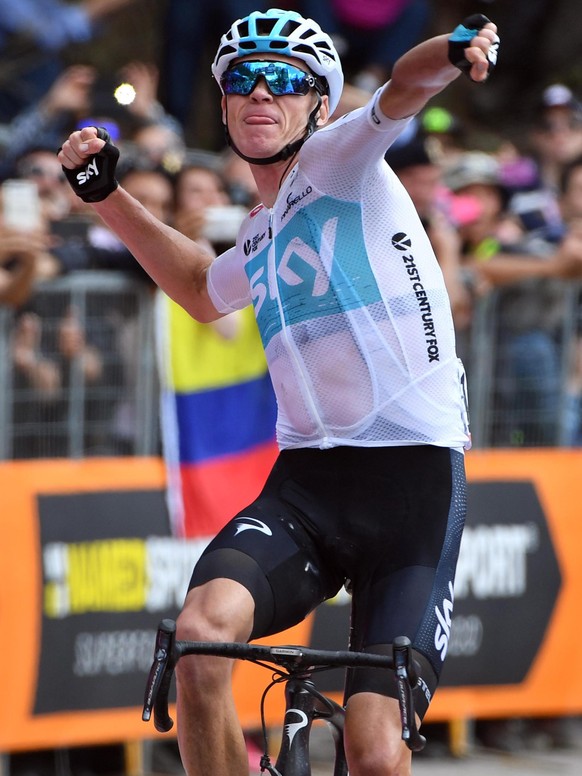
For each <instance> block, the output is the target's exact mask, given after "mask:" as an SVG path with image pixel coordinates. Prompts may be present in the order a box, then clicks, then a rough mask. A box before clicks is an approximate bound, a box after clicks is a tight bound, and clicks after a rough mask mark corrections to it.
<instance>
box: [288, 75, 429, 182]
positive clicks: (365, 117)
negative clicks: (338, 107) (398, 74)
mask: <svg viewBox="0 0 582 776" xmlns="http://www.w3.org/2000/svg"><path fill="white" fill-rule="evenodd" d="M380 92H381V89H378V91H377V92H376V94H375V95H374V96H373V97H372V98H371V99H370V101H369V102H368V103H367V104H366V105H364V106H363V107H362V108H357V109H356V110H353V111H351V112H350V113H347V114H346V115H345V116H342V117H341V118H339V119H337V121H334V122H333V123H332V124H329V125H327V126H325V127H323V128H322V129H320V130H318V131H317V132H315V133H314V134H313V135H312V136H311V137H310V138H309V140H308V142H307V143H305V146H304V147H303V149H302V151H301V158H302V159H305V160H306V161H307V162H308V163H309V164H310V166H312V167H314V168H315V169H319V170H320V171H321V172H322V174H324V175H325V167H326V166H329V168H333V167H335V166H337V165H338V160H341V168H342V170H343V172H344V173H346V172H349V174H352V175H355V176H356V177H361V176H362V174H363V172H364V171H365V170H367V169H369V168H370V167H371V166H375V165H377V164H378V162H379V161H380V160H383V158H384V154H385V153H386V151H387V150H388V148H390V146H391V145H392V143H393V142H394V141H395V140H396V139H397V138H398V137H399V136H400V135H401V134H402V132H403V131H404V130H405V128H406V127H407V126H408V125H409V123H410V122H411V121H412V120H413V118H414V116H409V117H407V118H404V119H390V118H388V117H387V116H384V114H383V113H382V111H381V110H380V104H379V101H380Z"/></svg>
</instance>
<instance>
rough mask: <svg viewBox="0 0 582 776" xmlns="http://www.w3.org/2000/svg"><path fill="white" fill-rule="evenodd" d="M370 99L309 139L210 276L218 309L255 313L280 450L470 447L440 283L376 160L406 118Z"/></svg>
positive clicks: (415, 220) (392, 178) (408, 205)
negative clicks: (268, 203)
mask: <svg viewBox="0 0 582 776" xmlns="http://www.w3.org/2000/svg"><path fill="white" fill-rule="evenodd" d="M377 99H378V95H376V96H375V97H374V98H373V99H372V100H371V101H370V103H369V104H368V105H367V106H366V107H364V108H361V109H359V110H356V111H353V112H352V113H349V114H348V115H347V116H344V117H343V118H342V119H340V120H338V121H336V122H334V123H333V124H331V125H329V126H327V127H325V128H323V129H320V130H318V131H317V132H316V133H315V134H314V135H312V136H311V138H309V140H307V142H306V143H305V144H304V146H303V147H302V149H301V151H300V153H299V157H298V162H297V163H296V165H295V167H294V168H293V170H292V171H291V173H290V174H289V175H288V177H287V179H286V180H285V182H284V183H283V185H282V187H281V190H280V192H279V195H278V197H277V201H276V202H275V204H274V206H273V207H272V208H270V209H269V208H266V207H263V206H259V207H257V208H255V210H254V211H253V212H252V213H250V215H249V216H248V218H247V219H246V221H245V222H244V223H243V225H242V227H241V230H240V232H239V235H238V239H237V244H236V246H235V247H234V248H232V249H230V250H229V251H227V252H226V253H224V254H222V255H221V256H220V257H218V258H217V259H216V261H215V262H214V263H213V265H212V266H211V268H210V271H209V274H208V288H209V293H210V297H211V299H212V302H213V304H214V305H215V306H216V308H217V310H219V311H220V312H222V313H228V312H231V311H233V310H236V309H240V308H242V307H245V306H246V305H248V304H251V303H252V304H253V305H254V309H255V314H256V318H257V323H258V326H259V330H260V333H261V337H262V341H263V346H264V348H265V353H266V357H267V362H268V365H269V372H270V375H271V379H272V381H273V386H274V389H275V394H276V397H277V403H278V419H277V440H278V444H279V447H280V448H281V449H283V448H294V447H321V448H326V447H332V446H335V445H361V446H380V445H413V444H432V445H438V446H443V447H454V448H457V449H462V448H463V447H464V448H468V447H469V434H468V427H467V416H466V402H465V386H464V373H463V368H462V365H461V363H460V361H459V359H458V358H457V356H456V352H455V337H454V330H453V321H452V315H451V310H450V304H449V299H448V295H447V292H446V289H445V284H444V281H443V276H442V273H441V270H440V267H439V265H438V263H437V260H436V258H435V255H434V252H433V250H432V248H431V245H430V242H429V240H428V238H427V236H426V233H425V230H424V228H423V227H422V224H421V222H420V219H419V217H418V214H417V213H416V210H415V208H414V205H413V204H412V201H411V200H410V197H409V196H408V193H407V192H406V190H405V189H404V187H403V186H402V184H401V183H400V181H399V180H398V178H397V177H396V175H395V174H394V172H393V171H392V170H391V169H390V168H389V167H388V165H387V164H386V162H385V161H384V153H385V152H386V150H387V148H388V147H389V146H390V145H391V144H392V142H393V141H394V140H395V139H396V137H397V136H398V135H399V134H400V133H401V132H402V130H403V129H404V127H405V126H406V124H407V123H408V120H407V119H405V120H401V121H394V120H391V119H388V118H386V117H384V116H383V115H381V113H380V111H379V108H378V105H377Z"/></svg>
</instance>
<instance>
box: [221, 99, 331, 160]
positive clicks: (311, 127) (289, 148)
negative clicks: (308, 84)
mask: <svg viewBox="0 0 582 776" xmlns="http://www.w3.org/2000/svg"><path fill="white" fill-rule="evenodd" d="M320 108H321V95H320V94H319V92H317V105H316V106H315V108H314V109H313V110H312V111H311V113H310V114H309V118H308V119H307V127H306V128H305V134H304V135H303V137H300V138H299V139H298V140H294V141H293V142H292V143H288V144H287V145H286V146H283V148H282V149H281V150H280V151H278V152H277V153H276V154H273V155H272V156H262V157H258V158H255V157H253V156H246V155H245V154H243V152H242V151H241V150H240V149H239V148H237V147H236V144H235V143H234V141H233V139H232V138H231V136H230V132H229V131H228V108H227V109H226V124H225V125H224V134H225V136H226V142H227V143H228V145H229V146H230V147H231V148H232V150H233V151H234V152H235V154H237V156H240V158H241V159H244V160H245V162H248V163H249V164H275V163H276V162H285V161H286V160H287V159H291V158H292V157H293V156H295V154H296V153H297V151H299V149H300V148H301V146H302V145H303V143H305V141H306V140H307V139H308V138H309V137H311V135H313V133H314V132H315V129H316V127H317V114H318V113H319V109H320Z"/></svg>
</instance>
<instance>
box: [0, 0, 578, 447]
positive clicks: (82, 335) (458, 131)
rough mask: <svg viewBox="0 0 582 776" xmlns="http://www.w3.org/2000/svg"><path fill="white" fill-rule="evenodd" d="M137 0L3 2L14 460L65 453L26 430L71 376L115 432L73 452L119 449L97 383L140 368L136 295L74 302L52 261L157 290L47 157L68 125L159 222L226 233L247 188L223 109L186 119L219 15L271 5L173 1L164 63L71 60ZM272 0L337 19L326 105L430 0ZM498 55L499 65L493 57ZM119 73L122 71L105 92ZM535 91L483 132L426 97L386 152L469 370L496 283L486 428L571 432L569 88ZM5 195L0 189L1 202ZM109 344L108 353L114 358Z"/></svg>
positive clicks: (495, 439)
mask: <svg viewBox="0 0 582 776" xmlns="http://www.w3.org/2000/svg"><path fill="white" fill-rule="evenodd" d="M132 2H133V0H83V1H82V2H78V3H67V2H64V0H18V2H16V3H15V2H14V0H11V1H10V2H5V0H0V142H1V152H0V180H1V181H3V182H4V181H12V180H17V181H22V182H24V181H27V182H29V183H33V184H34V192H35V194H34V199H33V200H30V205H29V207H30V208H31V210H34V214H35V219H36V222H31V223H29V224H27V225H26V227H25V228H23V227H22V225H21V224H18V223H17V224H14V223H11V222H10V218H8V217H7V216H0V307H1V308H3V309H5V310H8V311H10V313H11V323H10V327H11V328H10V356H11V359H12V362H11V369H10V370H9V374H10V375H11V380H12V385H11V393H12V396H13V402H14V409H13V412H12V423H13V426H14V428H16V427H17V425H18V424H21V425H22V428H23V429H25V430H24V431H22V432H21V433H19V434H17V435H16V436H15V440H16V441H15V443H14V445H13V447H12V450H11V455H12V456H13V457H38V456H45V455H47V456H55V455H62V454H66V452H67V448H66V445H65V444H64V442H63V439H62V438H60V437H59V436H58V435H55V436H54V437H52V438H51V439H52V441H51V442H50V444H48V443H46V440H45V443H43V444H42V445H40V444H39V441H38V434H37V430H38V428H39V427H40V425H41V424H50V423H53V424H55V425H58V423H59V422H61V421H62V418H63V416H64V415H65V414H66V412H67V403H68V400H69V398H70V396H69V394H70V388H71V384H72V381H73V379H74V380H77V381H79V380H80V381H81V382H82V384H83V385H84V386H85V389H86V395H87V396H93V397H95V398H94V400H93V401H87V403H86V407H85V410H84V411H85V414H86V419H87V420H88V421H91V422H92V421H95V420H97V421H99V422H98V423H97V424H96V425H95V426H94V427H95V428H97V429H102V428H104V427H105V426H107V428H110V429H113V430H112V432H111V435H110V436H109V438H105V437H104V435H103V433H102V432H99V433H95V434H94V435H93V437H92V438H91V439H88V440H87V441H86V447H85V452H86V453H90V454H101V453H103V452H106V453H111V452H114V453H119V452H125V453H131V452H132V444H131V439H132V433H134V432H133V431H132V423H131V408H130V407H128V406H127V402H124V400H123V398H121V399H120V396H121V397H123V396H124V395H125V394H124V392H123V391H121V392H118V393H115V399H114V400H111V401H110V400H109V399H108V398H107V397H108V396H109V395H110V394H109V393H108V392H107V389H108V387H110V386H111V384H112V383H116V382H118V383H119V384H120V385H123V386H127V384H128V383H131V382H132V381H135V379H136V374H137V367H136V364H135V361H136V358H137V357H138V356H139V350H138V349H136V347H135V323H136V316H135V309H134V308H133V307H132V305H131V304H128V303H127V300H124V299H122V300H121V301H120V299H119V298H111V299H109V300H108V301H107V303H103V300H102V299H101V298H99V299H98V300H97V301H95V302H94V303H93V304H89V305H88V308H87V309H84V310H83V311H80V310H78V309H76V308H75V306H74V304H72V303H71V300H70V299H69V298H60V297H56V296H55V295H48V296H47V295H43V293H42V290H43V289H44V288H46V287H47V284H48V285H50V283H51V282H52V281H53V280H54V279H55V278H59V277H69V276H71V275H72V274H74V273H78V272H93V271H97V270H99V271H105V270H107V271H109V272H112V271H113V272H122V273H123V274H124V276H126V277H130V278H131V279H132V282H133V283H135V284H136V287H137V286H139V288H140V289H142V290H143V289H145V293H146V294H147V293H151V294H153V285H152V284H151V283H150V281H149V280H148V278H147V276H145V274H144V273H143V271H142V270H141V269H140V267H139V265H138V264H137V263H136V262H135V260H134V259H133V257H132V256H131V255H130V254H129V253H128V251H127V250H126V249H125V248H124V246H123V245H121V244H120V243H119V241H118V240H117V238H116V237H115V236H114V235H113V234H112V233H111V232H109V230H108V229H106V227H105V226H104V225H103V224H102V223H100V222H99V221H98V220H97V219H96V217H95V216H94V214H93V211H92V210H91V209H90V208H88V207H87V206H85V205H84V204H83V203H82V202H81V201H80V200H78V199H77V198H76V197H74V196H73V195H72V193H71V191H70V189H69V187H68V186H67V185H66V181H65V178H64V175H63V173H62V170H61V168H60V166H59V164H58V162H57V160H56V157H55V151H56V149H57V147H58V146H59V144H60V143H61V142H62V140H63V138H64V137H65V136H66V134H67V133H68V132H69V131H70V130H71V129H73V128H76V127H81V126H84V125H88V124H98V125H100V126H105V127H106V128H107V129H108V131H109V132H110V134H111V136H112V138H113V140H114V141H115V142H116V144H118V145H119V146H120V147H121V149H122V156H121V160H122V161H121V165H120V169H119V176H120V180H121V181H122V183H123V185H124V186H125V187H126V188H127V189H128V190H130V191H131V192H132V193H133V194H134V196H136V197H137V198H138V199H139V200H141V201H142V203H143V204H144V206H146V207H147V208H149V209H151V210H152V212H155V214H156V215H158V216H159V217H160V218H162V220H164V221H166V222H168V223H171V224H173V225H174V226H175V227H176V228H178V229H179V230H180V231H181V232H183V233H184V234H187V235H189V236H191V237H192V238H193V239H197V240H203V241H206V243H207V245H208V246H209V247H210V248H211V249H212V250H214V251H216V252H219V251H220V250H222V249H224V248H225V247H228V245H230V244H232V241H233V239H234V234H235V233H236V226H237V224H238V223H239V222H240V219H241V217H242V215H243V214H244V213H245V212H246V211H248V210H250V209H251V208H252V207H254V206H255V205H256V204H257V202H258V199H257V191H256V188H255V186H254V181H253V179H252V176H250V174H249V169H248V165H246V163H244V162H242V160H241V159H240V158H239V157H237V156H235V155H234V154H233V153H232V152H231V151H230V150H229V149H228V148H226V146H225V145H224V138H223V135H222V132H221V128H220V116H219V113H218V112H216V113H212V112H211V113H210V115H211V118H210V119H208V120H207V121H206V127H205V130H204V132H200V120H199V119H198V117H197V116H193V106H194V105H200V104H201V102H202V103H204V91H205V89H206V85H207V84H209V83H210V79H209V78H207V77H206V76H207V70H208V67H207V63H208V62H209V61H210V58H211V56H212V52H211V51H209V49H208V45H210V42H212V45H213V44H214V42H215V41H216V40H217V36H218V35H219V34H220V33H222V32H223V31H224V30H225V29H226V28H227V27H228V25H229V24H230V22H231V21H232V19H233V18H236V17H237V16H242V15H244V14H246V13H248V12H249V11H251V10H255V9H262V8H266V7H268V5H269V4H268V3H265V2H262V1H260V2H255V1H254V0H215V2H213V3H205V2H191V0H167V2H166V3H165V6H164V11H163V14H162V22H163V23H162V24H161V25H160V46H159V49H160V55H159V59H158V61H156V62H152V61H147V62H146V61H135V60H133V59H131V60H129V61H128V62H126V63H125V64H124V65H123V67H122V68H120V69H119V71H118V72H116V73H114V74H111V73H106V74H105V73H102V72H100V71H99V70H98V69H97V68H96V67H95V66H94V65H93V64H91V63H90V61H79V62H75V63H70V62H67V61H66V56H64V55H65V54H66V51H67V46H68V45H69V44H70V43H71V42H73V41H74V42H77V43H78V42H79V41H91V40H93V39H95V38H96V37H97V36H101V38H100V39H101V40H102V41H104V42H105V43H104V45H106V42H107V34H108V33H107V26H106V22H107V19H108V18H111V15H112V14H113V13H114V12H115V11H117V10H120V9H121V8H124V7H131V5H132ZM279 5H281V6H283V7H294V8H296V9H297V10H299V11H301V12H304V13H306V14H308V15H310V16H312V17H314V18H316V19H318V20H319V21H320V22H321V24H322V26H324V28H326V29H327V30H328V31H329V32H330V33H331V34H332V35H333V37H334V39H335V42H336V44H337V46H338V48H339V49H340V50H341V52H342V54H343V57H344V61H345V63H346V74H347V77H348V82H347V85H346V89H345V92H344V97H343V99H342V103H341V105H340V108H339V110H338V113H341V112H345V111H347V110H351V109H354V108H357V107H358V106H359V105H362V104H363V103H364V102H365V101H366V100H367V99H369V97H370V95H371V93H372V92H373V91H374V90H375V89H376V88H377V87H378V85H380V84H381V83H382V82H383V81H384V80H386V79H387V78H388V77H389V75H390V68H391V66H392V64H393V62H394V61H395V60H396V59H397V57H398V56H399V55H400V54H401V53H402V52H403V51H404V50H406V49H408V48H410V47H411V46H412V45H414V43H415V42H417V41H418V40H420V39H422V38H423V37H424V36H425V35H426V34H427V33H428V32H429V31H430V28H431V24H432V22H433V17H434V14H435V8H436V4H435V3H434V2H430V0H393V1H392V2H387V1H386V2H377V1H376V2H374V1H373V0H359V2H357V3H354V2H351V1H349V0H297V2H281V3H279ZM134 12H135V13H136V14H137V13H139V10H138V9H137V8H135V10H134ZM491 13H492V14H493V11H492V12H491ZM48 20H50V21H51V25H49V26H47V21H48ZM33 22H34V23H33ZM40 22H42V23H40ZM53 22H54V24H53ZM499 71H500V76H499V77H501V78H502V77H503V76H502V73H503V58H502V59H501V61H500V66H499ZM202 73H203V74H204V77H203V75H202ZM495 77H498V76H497V74H496V75H495ZM564 80H567V79H565V78H564ZM121 84H125V85H126V87H125V89H119V90H118V89H117V87H118V86H120V85H121ZM128 84H129V85H130V88H129V89H128V88H127V85H128ZM209 88H212V85H211V86H210V87H209ZM216 97H217V95H216V94H214V95H212V97H211V105H213V106H215V105H216V104H217V103H218V100H216V99H215V98H216ZM536 99H537V103H536V106H535V111H534V113H533V116H532V118H531V119H530V120H529V121H524V123H523V126H522V128H521V132H520V134H519V137H518V139H517V140H516V138H515V133H514V132H513V133H512V135H511V139H510V137H509V135H506V134H505V133H504V127H503V126H499V127H497V129H496V132H495V133H492V132H487V133H480V132H479V131H476V130H475V126H473V125H471V122H470V121H467V120H466V119H465V117H464V116H463V115H462V111H458V112H456V111H455V110H454V109H453V110H451V109H450V108H449V107H445V106H442V105H431V106H430V107H429V108H428V109H427V110H426V111H425V112H424V113H423V114H422V115H420V116H419V117H417V118H416V119H415V120H414V121H413V122H412V124H411V126H410V129H409V130H408V131H407V133H406V134H405V136H403V137H402V138H401V139H400V140H399V141H398V143H397V144H396V145H395V146H393V147H392V148H391V149H390V150H389V152H388V153H387V155H386V159H387V161H388V163H389V164H390V165H391V166H392V167H393V169H394V170H395V171H396V172H397V174H398V175H399V177H400V178H401V180H402V182H403V183H404V185H405V187H406V188H407V189H408V191H409V194H410V196H411V197H412V199H413V201H414V203H415V205H416V207H417V209H418V211H419V213H420V214H421V216H422V218H423V221H424V223H425V225H426V228H427V230H428V234H429V237H430V239H431V242H432V244H433V246H434V249H435V252H436V255H437V258H438V260H439V262H440V264H441V267H442V270H443V274H444V277H445V280H446V283H447V287H448V290H449V294H450V298H451V303H452V307H453V315H454V322H455V327H456V330H457V338H458V342H459V350H460V355H461V356H462V357H463V359H464V361H465V362H466V365H467V367H468V371H469V381H470V380H471V370H472V369H473V368H475V363H474V359H475V356H477V358H479V356H483V357H484V355H485V354H483V353H479V351H478V349H477V350H476V348H475V345H476V343H475V329H476V324H475V315H476V310H477V309H479V307H480V305H482V304H483V302H484V300H487V299H488V298H489V299H493V300H494V319H493V320H494V322H495V325H494V331H493V335H492V336H491V337H490V338H489V339H488V340H487V345H488V346H492V347H494V350H495V360H494V366H493V367H492V374H493V388H492V392H491V405H492V415H491V418H492V420H491V423H490V428H489V437H488V440H487V441H488V443H489V444H491V445H496V446H539V445H555V444H564V445H572V446H574V445H578V446H579V445H580V444H582V421H581V417H582V326H581V323H582V316H581V315H580V312H579V311H580V304H579V302H580V300H579V299H577V300H576V304H575V305H574V306H573V305H572V294H573V293H578V289H579V288H580V285H579V284H580V280H582V105H581V104H580V102H579V98H578V96H577V95H576V94H575V93H574V90H573V89H572V88H570V86H568V85H566V83H561V82H555V83H553V82H549V83H548V82H543V81H541V80H540V81H539V82H538V83H537V97H536ZM203 113H204V111H203ZM336 115H337V114H336ZM213 122H215V125H213ZM209 126H210V127H211V130H210V135H209V134H208V132H209V129H208V127H209ZM197 132H198V133H199V134H197ZM205 133H206V134H205ZM203 137H204V138H205V142H198V139H200V140H201V139H202V138H203ZM8 197H9V194H8V193H6V191H5V190H4V192H3V199H4V200H6V201H4V206H5V207H4V211H3V212H4V213H6V214H7V213H8V210H9V208H8V202H7V200H8ZM35 202H36V204H35ZM566 311H568V315H569V316H570V319H569V328H568V331H567V333H568V337H567V338H566V337H565V331H566V329H565V327H564V316H565V315H566ZM573 312H574V317H573V318H572V313H573ZM236 327H237V320H236V316H232V317H229V318H227V319H226V320H225V321H223V322H221V323H220V324H218V325H217V331H218V332H219V334H220V335H221V336H224V337H232V336H234V334H235V333H236ZM478 344H479V343H478V342H477V345H478ZM113 352H115V353H117V354H118V355H120V357H121V359H122V361H121V363H122V369H121V374H120V373H118V372H119V370H118V366H117V365H114V359H113V358H112V353H113ZM487 357H488V358H489V354H487ZM115 364H117V362H115ZM565 364H566V367H567V369H566V371H565ZM92 391H93V393H91V392H92ZM108 402H109V404H108Z"/></svg>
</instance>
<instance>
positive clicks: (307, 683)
mask: <svg viewBox="0 0 582 776" xmlns="http://www.w3.org/2000/svg"><path fill="white" fill-rule="evenodd" d="M193 654H205V655H215V656H218V657H230V658H235V659H238V660H250V661H252V662H254V663H257V664H258V665H261V666H263V667H265V668H270V669H274V673H275V675H276V676H278V677H279V678H278V679H274V680H273V681H272V682H271V684H270V685H269V686H268V687H267V689H266V690H265V693H264V694H263V700H264V697H265V695H266V693H267V692H268V690H269V689H270V687H272V686H273V684H276V683H277V682H279V681H282V682H285V716H284V723H283V732H282V738H281V745H280V749H279V754H278V757H277V761H276V763H275V765H274V766H273V765H272V764H271V761H270V758H269V756H268V754H267V751H266V749H267V747H266V746H265V754H264V755H263V757H262V758H261V771H267V772H268V773H269V774H271V776H310V774H311V766H310V760H309V737H310V733H311V727H312V724H313V721H314V720H318V719H321V720H324V721H325V722H326V723H327V724H328V726H329V728H330V732H331V734H332V736H333V739H334V743H335V765H334V772H333V776H347V774H348V770H347V764H346V759H345V753H344V746H343V729H344V716H345V711H344V708H343V706H340V705H339V704H338V703H336V702H335V701H333V700H332V699H331V698H328V697H326V696H325V695H322V694H321V693H320V692H319V691H318V690H317V689H316V687H315V684H314V682H313V681H312V678H311V677H312V674H313V673H314V672H316V671H321V670H325V669H326V668H332V667H336V666H343V667H350V666H368V667H375V668H390V669H392V670H393V671H394V675H395V679H396V683H397V686H398V702H399V706H400V718H401V723H402V739H403V740H404V741H405V743H406V745H407V746H408V748H409V749H411V750H412V751H420V750H421V749H422V748H423V747H424V744H425V738H424V737H423V736H422V735H420V733H419V732H418V728H417V726H416V720H415V716H414V703H413V697H412V688H413V687H414V686H415V685H416V683H417V681H418V675H417V671H416V667H415V665H414V662H413V660H412V655H411V644H410V640H409V639H408V638H406V637H399V638H397V639H395V640H394V644H393V655H392V656H389V655H376V654H371V653H368V652H352V651H331V650H317V649H310V648H307V647H298V646H268V645H264V644H246V643H240V642H228V643H218V642H197V641H177V640H176V623H175V622H174V621H173V620H168V619H165V620H162V622H161V623H160V625H159V627H158V633H157V637H156V644H155V648H154V661H153V663H152V667H151V669H150V673H149V676H148V681H147V684H146V691H145V697H144V705H143V712H142V719H143V720H144V721H145V722H147V721H149V720H150V719H151V715H152V711H153V715H154V725H155V728H156V730H158V731H160V732H168V731H169V730H171V728H172V727H173V724H174V723H173V720H172V718H171V717H170V715H169V713H168V693H169V689H170V684H171V680H172V676H173V672H174V668H175V666H176V663H177V662H178V660H179V659H180V658H181V657H183V656H184V655H193ZM263 735H264V737H265V740H266V729H265V724H264V721H263Z"/></svg>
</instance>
